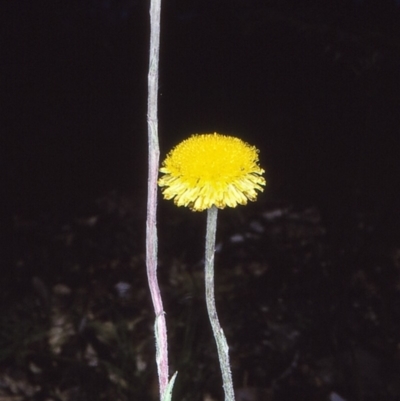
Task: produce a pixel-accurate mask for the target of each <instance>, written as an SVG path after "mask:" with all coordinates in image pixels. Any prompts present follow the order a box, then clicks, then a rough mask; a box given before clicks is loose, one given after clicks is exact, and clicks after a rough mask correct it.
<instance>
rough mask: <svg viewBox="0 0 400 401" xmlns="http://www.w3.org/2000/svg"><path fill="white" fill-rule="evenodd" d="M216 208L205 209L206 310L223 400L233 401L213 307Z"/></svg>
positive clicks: (221, 334)
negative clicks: (214, 348)
mask: <svg viewBox="0 0 400 401" xmlns="http://www.w3.org/2000/svg"><path fill="white" fill-rule="evenodd" d="M217 215H218V209H217V208H216V207H215V206H212V207H211V208H210V209H208V211H207V234H206V258H205V259H206V260H205V286H206V302H207V311H208V316H209V318H210V323H211V327H212V330H213V334H214V338H215V342H216V343H217V350H218V358H219V363H220V367H221V372H222V381H223V387H224V391H225V401H234V400H235V394H234V391H233V382H232V373H231V368H230V363H229V347H228V343H227V341H226V338H225V335H224V332H223V330H222V328H221V326H220V324H219V320H218V315H217V309H216V307H215V295H214V254H215V237H216V232H217Z"/></svg>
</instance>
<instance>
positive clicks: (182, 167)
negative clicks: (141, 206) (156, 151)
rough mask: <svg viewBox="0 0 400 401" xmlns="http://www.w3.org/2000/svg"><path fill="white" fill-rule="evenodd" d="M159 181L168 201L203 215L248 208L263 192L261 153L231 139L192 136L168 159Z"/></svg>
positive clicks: (230, 137) (175, 149)
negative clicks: (215, 210) (213, 210)
mask: <svg viewBox="0 0 400 401" xmlns="http://www.w3.org/2000/svg"><path fill="white" fill-rule="evenodd" d="M160 171H161V172H162V173H164V174H165V175H164V176H162V177H161V178H160V179H159V180H158V185H159V186H160V187H162V193H163V195H164V198H165V199H172V198H174V202H175V204H176V205H177V206H188V207H190V209H192V210H194V211H202V210H205V209H208V208H210V207H211V206H213V205H215V206H217V207H218V208H220V209H223V208H224V207H225V206H230V207H236V206H237V204H238V203H239V204H241V205H245V204H246V203H247V200H250V201H255V200H256V198H257V192H256V189H257V190H259V191H263V187H262V186H263V185H265V179H264V178H263V177H262V174H263V173H264V170H263V169H262V168H260V166H259V165H258V149H256V148H255V147H254V146H250V145H249V144H247V143H246V142H243V141H242V140H241V139H239V138H235V137H232V136H226V135H220V134H217V133H214V134H202V135H193V136H191V137H190V138H189V139H186V140H185V141H183V142H181V143H180V144H179V145H177V146H176V147H175V148H174V149H172V151H171V152H170V153H169V154H168V155H167V158H166V159H165V160H164V163H163V165H162V168H161V169H160Z"/></svg>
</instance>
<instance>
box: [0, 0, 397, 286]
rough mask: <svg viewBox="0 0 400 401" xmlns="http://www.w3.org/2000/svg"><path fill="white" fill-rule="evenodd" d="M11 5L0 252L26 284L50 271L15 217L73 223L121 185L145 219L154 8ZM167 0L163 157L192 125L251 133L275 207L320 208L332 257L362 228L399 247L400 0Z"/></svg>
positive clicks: (385, 245) (371, 240) (246, 136)
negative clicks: (28, 249) (24, 246)
mask: <svg viewBox="0 0 400 401" xmlns="http://www.w3.org/2000/svg"><path fill="white" fill-rule="evenodd" d="M5 3H6V2H4V4H2V5H1V21H2V32H3V33H2V42H3V48H2V52H1V53H2V61H1V64H2V71H3V72H2V81H1V97H2V114H3V122H2V127H1V131H2V137H3V139H2V143H3V144H4V146H2V147H3V149H5V152H4V155H3V156H2V161H3V163H2V165H3V167H2V169H3V172H5V174H4V178H5V186H4V188H5V193H4V195H3V199H4V200H5V203H4V205H3V208H2V212H3V218H2V220H3V223H2V227H3V228H2V237H3V243H4V245H5V246H4V247H2V248H3V253H4V254H3V256H2V258H1V259H2V265H3V272H4V273H3V285H4V286H5V287H7V286H10V283H14V284H12V285H15V286H17V284H16V283H17V282H23V283H25V287H21V288H26V285H27V284H26V283H28V282H29V283H30V282H31V278H32V276H34V275H37V274H38V273H39V274H43V270H41V269H42V267H41V268H38V267H37V266H36V267H33V268H32V270H29V271H26V270H24V269H21V268H15V266H16V263H17V260H19V259H20V255H19V254H18V252H20V250H21V244H20V243H18V236H15V235H14V234H12V235H11V234H10V232H11V231H12V230H13V227H14V233H15V230H16V229H15V227H16V226H15V221H16V219H19V220H21V219H38V218H41V219H42V216H44V215H48V216H49V215H50V216H53V217H51V218H53V219H55V217H54V216H57V218H56V219H58V220H57V224H59V221H64V220H67V219H68V218H70V216H82V215H85V214H86V215H87V214H90V213H91V210H90V208H91V207H92V206H91V205H92V204H93V202H94V201H95V200H97V199H99V198H101V197H104V196H105V195H106V194H109V193H110V191H114V193H118V194H123V196H126V198H127V199H128V200H129V201H128V202H129V203H130V207H131V208H132V210H134V213H135V214H137V215H138V218H139V219H142V220H140V224H142V223H143V219H144V216H145V203H146V181H147V160H146V157H147V125H146V113H147V110H146V105H147V99H146V96H147V67H148V42H149V16H148V8H149V5H148V2H147V1H138V0H130V1H128V0H124V1H123V0H121V1H117V0H104V1H95V0H81V1H69V2H61V1H23V0H21V1H13V2H7V4H5ZM162 7H163V10H162V22H161V30H162V32H161V54H160V80H159V84H160V88H159V95H160V97H159V134H160V146H161V157H162V158H163V157H164V156H165V155H166V153H167V152H168V151H169V150H170V148H171V147H172V146H174V145H175V144H177V143H178V142H179V141H180V140H182V139H184V138H186V137H188V136H189V135H190V134H192V133H205V132H214V131H217V132H219V133H223V134H229V135H234V136H238V137H240V138H242V139H243V140H245V141H248V142H249V143H251V144H254V145H255V146H257V147H258V148H259V149H260V159H261V165H262V166H263V167H264V168H265V169H266V178H267V182H268V185H267V187H266V189H265V192H264V193H263V194H262V195H261V196H260V205H270V204H271V203H275V204H286V205H287V204H290V205H294V206H295V207H297V208H302V207H310V206H311V207H315V208H317V209H318V211H319V213H320V214H321V221H322V224H323V226H324V227H325V229H326V236H327V238H328V241H329V244H330V246H329V247H330V252H331V253H332V255H339V254H343V253H346V252H351V249H353V248H354V246H355V245H354V244H355V243H356V242H357V238H358V237H357V238H355V231H356V230H357V227H359V225H360V224H362V225H363V227H367V228H366V230H367V231H368V241H367V242H366V243H365V244H364V248H363V249H366V248H368V251H371V248H373V250H374V255H383V254H385V255H389V254H392V253H393V252H394V251H395V250H396V249H398V247H399V240H400V238H399V230H398V227H399V224H400V212H399V210H400V208H399V205H398V182H399V178H400V163H399V162H398V160H399V151H400V136H399V127H400V113H399V107H400V4H399V2H398V1H389V0H379V1H378V0H369V1H368V0H358V1H356V0H353V1H350V0H347V1H333V0H332V1H324V2H320V1H313V0H307V1H290V0H276V1H261V0H230V1H228V0H219V1H211V0H187V1H184V0H166V1H164V3H163V5H162ZM168 207H169V206H161V208H167V209H166V210H161V212H163V213H167V212H168V211H170V210H172V209H168ZM182 213H185V212H182ZM39 216H41V217H39ZM185 216H186V215H185ZM190 218H191V219H194V218H195V217H190ZM49 219H50V218H49ZM41 221H42V220H41ZM54 224H56V223H54ZM135 224H136V223H135ZM140 227H141V226H140ZM196 227H202V225H200V226H196ZM141 229H142V228H139V229H138V230H139V232H140V230H141ZM16 238H17V239H16ZM200 238H202V234H201V233H200ZM116 241H117V240H116ZM138 241H139V245H137V248H138V252H140V251H142V250H143V244H142V243H140V241H141V239H140V240H138ZM117 242H118V241H117ZM162 249H163V248H162ZM170 252H172V251H171V250H170ZM341 252H342V253H341ZM362 252H364V251H362ZM367 254H368V252H367V253H365V252H364V253H363V255H364V258H365V259H367V258H368V256H365V255H367ZM335 257H336V256H335ZM335 257H334V259H335ZM391 274H392V273H391ZM21 275H24V277H25V279H21ZM41 277H42V278H43V276H41ZM391 277H394V276H391ZM16 278H18V279H19V280H20V281H15V280H16ZM76 280H78V281H79V278H77V279H76ZM49 281H51V279H49ZM15 290H16V291H20V289H19V287H15ZM21 291H22V290H21Z"/></svg>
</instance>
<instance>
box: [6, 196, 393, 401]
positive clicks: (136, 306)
mask: <svg viewBox="0 0 400 401" xmlns="http://www.w3.org/2000/svg"><path fill="white" fill-rule="evenodd" d="M89 209H90V208H89ZM91 209H92V210H91V212H92V213H86V214H82V215H80V216H70V217H69V218H68V219H67V220H62V219H59V218H56V216H54V215H45V214H44V215H43V216H42V217H38V218H36V219H31V220H26V219H24V218H23V217H22V216H18V218H16V224H15V244H16V255H18V258H17V260H16V268H15V271H14V281H11V282H8V283H4V282H3V285H5V284H7V285H8V288H9V291H8V292H3V296H2V299H3V302H2V313H1V317H0V324H1V330H0V333H1V334H0V357H1V360H0V383H1V388H0V395H1V396H2V397H3V399H5V400H7V399H9V400H11V399H20V400H25V399H26V400H28V399H29V400H42V399H46V400H63V401H64V400H65V401H67V400H110V399H113V400H121V401H123V400H132V399H140V400H152V399H156V398H157V395H158V390H157V378H156V369H155V362H154V354H155V349H154V341H153V332H152V327H153V314H154V312H153V310H152V306H151V301H150V296H149V292H148V286H147V281H146V273H145V265H144V255H143V246H144V244H143V241H139V239H140V238H141V235H142V234H141V233H142V232H143V227H144V217H143V214H142V213H140V210H138V209H136V208H135V207H133V201H130V200H129V199H126V198H123V197H121V196H120V195H118V194H116V193H113V194H109V195H108V196H106V197H104V198H103V199H101V200H99V201H98V202H97V203H96V204H92V205H91ZM166 211H168V213H165V212H166ZM182 213H183V217H182ZM160 214H161V217H160V223H159V226H160V240H162V242H163V246H162V247H161V250H160V263H159V278H160V282H161V286H162V294H163V297H164V302H165V306H164V307H165V310H166V313H167V325H168V330H169V340H170V345H169V346H170V366H171V372H174V371H176V370H178V372H179V374H178V379H177V381H176V385H175V389H174V398H175V399H177V400H182V401H185V400H187V401H189V400H194V401H196V400H199V401H200V400H211V399H221V396H222V394H221V379H220V372H219V365H218V361H217V356H216V349H215V344H214V341H213V337H212V333H211V330H210V328H209V323H208V317H207V314H206V307H205V302H204V296H203V263H202V256H201V252H200V253H198V252H197V245H198V246H199V248H202V244H194V245H193V246H192V248H188V253H187V254H180V252H181V251H180V250H179V249H178V248H177V247H178V243H179V242H180V241H181V239H182V241H183V240H184V239H185V238H184V237H185V233H188V234H189V233H192V235H193V236H192V237H191V236H190V235H188V237H189V239H191V240H194V241H198V242H202V237H203V235H204V234H203V233H202V232H201V231H202V229H205V218H203V217H205V216H204V214H200V213H198V214H197V213H191V215H190V216H191V218H188V219H185V214H186V212H185V211H184V210H181V209H178V208H175V209H172V208H171V209H170V206H169V205H162V206H161V213H160ZM219 219H220V225H219V231H218V245H217V249H218V253H217V257H216V301H217V308H218V309H219V313H220V320H221V324H222V326H223V327H224V331H225V333H226V335H227V338H228V343H229V345H230V348H231V359H232V365H233V376H234V384H235V389H236V392H237V395H238V396H237V399H238V401H244V400H247V399H249V397H253V398H250V399H252V400H260V401H262V400H278V401H281V400H282V401H284V400H289V399H296V400H300V399H304V400H306V399H307V400H311V399H312V400H321V401H322V400H327V399H328V396H329V394H330V393H331V392H332V391H335V392H336V393H338V394H341V395H342V397H343V398H344V399H348V400H352V399H354V400H359V399H363V400H365V401H368V400H374V399H380V400H388V401H389V400H393V401H394V400H396V399H398V397H399V395H400V389H399V386H398V384H397V383H398V380H397V379H396V377H398V374H399V371H400V355H399V342H398V336H397V334H396V333H398V330H399V322H400V319H399V316H398V314H399V312H398V311H399V308H398V306H399V304H400V296H399V293H400V282H399V274H398V271H399V268H400V266H399V255H400V250H399V248H391V249H384V248H381V247H374V246H372V245H373V244H374V241H375V237H374V231H373V229H371V226H370V223H369V221H368V218H367V217H366V216H363V217H362V218H361V217H360V221H359V222H358V223H357V227H355V228H354V227H353V228H354V230H353V231H352V232H353V240H354V242H352V246H351V247H350V246H349V244H345V243H342V244H340V246H339V245H338V243H335V248H333V244H332V242H331V241H330V239H329V235H328V233H327V229H326V227H325V226H324V223H323V221H322V220H321V216H320V213H319V211H318V209H317V208H316V207H314V206H309V207H305V208H299V209H296V208H295V207H293V206H291V205H289V204H284V203H282V202H278V203H272V202H271V201H268V202H267V201H264V202H263V201H260V202H259V203H257V204H254V205H250V206H249V207H247V208H237V209H232V210H224V211H222V212H221V213H220V216H219ZM197 237H198V238H197ZM186 240H187V238H186ZM191 250H192V251H193V252H191ZM197 257H198V258H197ZM22 276H23V277H24V278H25V279H24V280H21V279H20V278H21V277H22ZM5 287H6V286H5ZM11 289H12V290H11ZM299 394H302V396H301V397H299ZM13 397H14V398H13ZM15 397H17V398H15ZM174 398H173V399H174Z"/></svg>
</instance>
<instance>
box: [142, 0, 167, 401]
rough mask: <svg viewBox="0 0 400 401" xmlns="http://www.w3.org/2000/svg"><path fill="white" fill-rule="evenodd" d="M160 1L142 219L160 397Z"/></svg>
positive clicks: (163, 380) (154, 20)
mask: <svg viewBox="0 0 400 401" xmlns="http://www.w3.org/2000/svg"><path fill="white" fill-rule="evenodd" d="M160 15H161V0H151V4H150V24H151V27H150V58H149V74H148V104H147V106H148V110H147V113H148V114H147V123H148V141H149V176H148V194H147V196H148V197H147V222H146V265H147V279H148V282H149V287H150V292H151V299H152V301H153V306H154V312H155V315H156V320H155V325H154V332H155V337H156V362H157V371H158V380H159V387H160V388H159V391H160V400H162V399H163V396H164V393H165V391H166V388H167V386H168V342H167V327H166V323H165V317H164V309H163V303H162V299H161V294H160V288H159V286H158V281H157V217H156V216H157V177H158V168H159V159H160V148H159V144H158V115H157V100H158V99H157V96H158V63H159V47H160Z"/></svg>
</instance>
